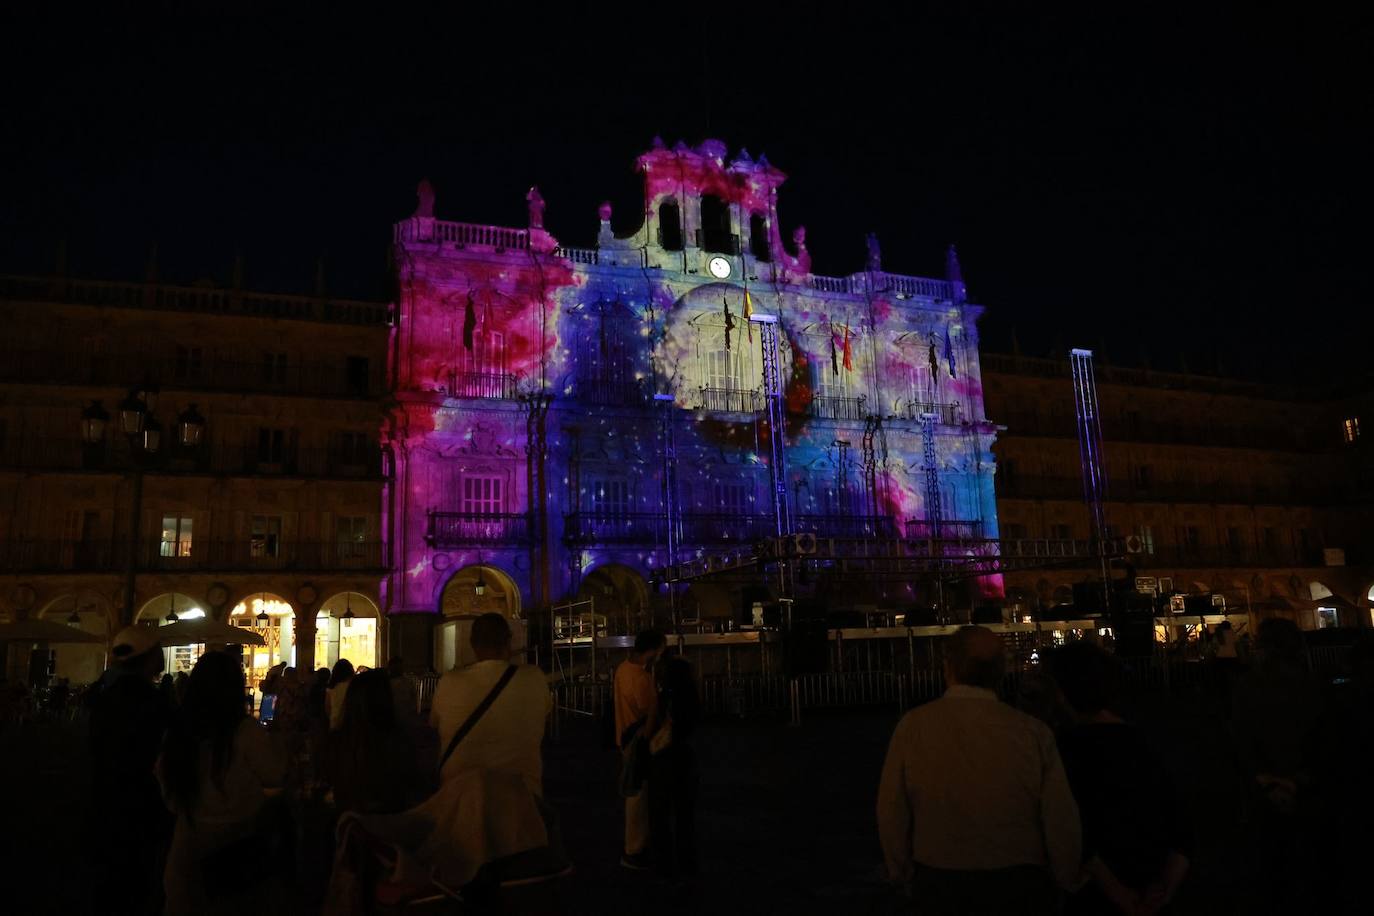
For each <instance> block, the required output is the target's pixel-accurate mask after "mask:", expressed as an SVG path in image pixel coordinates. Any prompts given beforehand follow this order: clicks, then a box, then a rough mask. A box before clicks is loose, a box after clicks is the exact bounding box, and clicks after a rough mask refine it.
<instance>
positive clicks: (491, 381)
mask: <svg viewBox="0 0 1374 916" xmlns="http://www.w3.org/2000/svg"><path fill="white" fill-rule="evenodd" d="M516 382H517V379H516V377H515V376H514V375H511V374H510V373H508V372H450V373H449V374H448V386H447V391H446V392H445V393H446V394H448V396H449V397H451V398H485V399H489V400H502V401H513V400H515V399H516V398H517V397H518V396H519V391H518V390H517V388H516Z"/></svg>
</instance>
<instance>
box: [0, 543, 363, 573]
mask: <svg viewBox="0 0 1374 916" xmlns="http://www.w3.org/2000/svg"><path fill="white" fill-rule="evenodd" d="M128 555H129V547H128V544H127V543H125V542H121V541H110V540H101V541H75V542H73V541H9V542H5V543H3V544H0V569H4V570H6V571H9V572H92V573H94V572H118V571H122V570H123V569H124V568H125V562H126V560H127V558H128ZM383 566H384V563H383V549H382V544H381V542H367V543H358V542H347V543H340V542H337V541H325V542H313V541H305V542H291V543H278V544H276V545H274V546H273V547H272V548H271V549H269V548H267V547H266V546H265V545H262V544H257V545H254V544H250V543H248V542H247V541H193V542H192V544H191V545H190V549H189V550H184V552H183V553H181V554H177V553H176V547H175V546H174V545H171V544H165V543H163V542H162V541H161V540H156V541H143V542H140V543H139V544H138V545H137V547H136V554H135V568H136V569H137V570H138V571H140V572H148V571H168V570H173V571H184V572H203V571H210V572H251V571H255V570H297V571H299V570H325V571H327V570H336V569H340V570H349V569H368V570H376V569H382V568H383Z"/></svg>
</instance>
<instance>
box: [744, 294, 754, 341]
mask: <svg viewBox="0 0 1374 916" xmlns="http://www.w3.org/2000/svg"><path fill="white" fill-rule="evenodd" d="M753 314H754V300H752V299H750V298H749V290H747V289H746V290H745V291H744V326H745V328H746V329H747V330H748V331H749V342H750V343H753V342H754V325H753V324H752V323H751V322H750V321H749V319H750V317H752V316H753Z"/></svg>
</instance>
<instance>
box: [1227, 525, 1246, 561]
mask: <svg viewBox="0 0 1374 916" xmlns="http://www.w3.org/2000/svg"><path fill="white" fill-rule="evenodd" d="M1226 546H1227V547H1229V548H1230V550H1231V553H1233V554H1237V553H1240V552H1241V551H1243V550H1245V532H1243V531H1242V530H1241V529H1239V528H1237V527H1234V526H1232V527H1230V528H1227V529H1226Z"/></svg>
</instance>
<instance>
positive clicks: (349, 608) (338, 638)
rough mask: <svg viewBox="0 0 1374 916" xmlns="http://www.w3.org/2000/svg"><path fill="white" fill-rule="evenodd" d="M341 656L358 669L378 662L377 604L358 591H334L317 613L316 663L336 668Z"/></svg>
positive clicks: (318, 665) (322, 666) (372, 666)
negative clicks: (335, 593)
mask: <svg viewBox="0 0 1374 916" xmlns="http://www.w3.org/2000/svg"><path fill="white" fill-rule="evenodd" d="M341 658H342V659H347V660H348V661H349V662H351V663H352V665H353V668H354V669H355V670H357V669H359V668H375V667H377V665H378V664H379V660H378V658H377V606H376V605H375V604H373V603H372V602H371V601H370V600H368V599H367V598H366V597H365V596H363V595H360V594H359V593H357V592H345V593H343V594H340V595H335V596H334V597H333V598H330V599H329V600H328V601H326V602H325V603H324V605H323V607H321V608H320V611H319V613H318V614H316V615H315V666H316V667H317V668H333V667H334V664H335V663H336V662H338V661H339V659H341Z"/></svg>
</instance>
